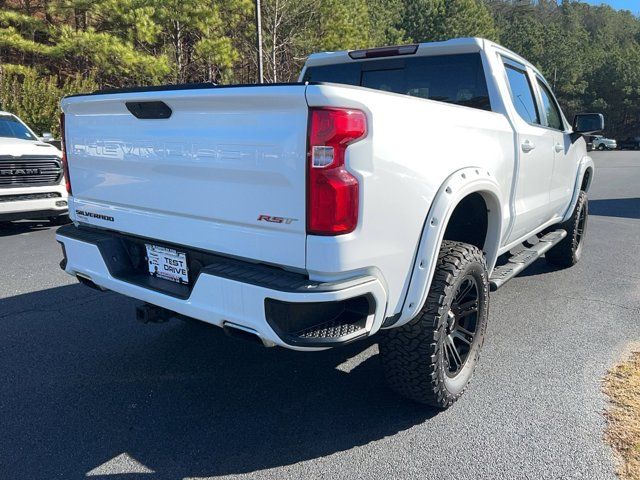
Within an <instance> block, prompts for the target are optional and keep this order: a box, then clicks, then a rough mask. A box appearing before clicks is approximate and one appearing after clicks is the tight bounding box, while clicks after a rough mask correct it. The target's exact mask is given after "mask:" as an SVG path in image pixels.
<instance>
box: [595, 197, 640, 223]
mask: <svg viewBox="0 0 640 480" xmlns="http://www.w3.org/2000/svg"><path fill="white" fill-rule="evenodd" d="M589 214H590V215H600V216H603V217H619V218H635V219H640V198H607V199H605V200H589Z"/></svg>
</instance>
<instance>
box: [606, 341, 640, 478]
mask: <svg viewBox="0 0 640 480" xmlns="http://www.w3.org/2000/svg"><path fill="white" fill-rule="evenodd" d="M604 392H605V393H606V394H607V395H608V396H609V398H610V400H611V407H610V408H609V410H608V411H607V413H606V417H607V420H608V427H607V431H606V434H605V438H606V440H607V442H609V443H610V444H611V445H612V446H613V447H614V448H615V449H616V451H617V452H618V454H619V456H620V460H621V461H620V464H619V467H618V475H620V477H621V478H622V479H624V480H640V352H635V353H633V354H632V355H631V357H630V359H629V360H628V361H626V362H624V363H621V364H619V365H617V366H616V367H614V368H613V369H611V370H610V371H609V373H608V374H607V376H606V377H605V379H604Z"/></svg>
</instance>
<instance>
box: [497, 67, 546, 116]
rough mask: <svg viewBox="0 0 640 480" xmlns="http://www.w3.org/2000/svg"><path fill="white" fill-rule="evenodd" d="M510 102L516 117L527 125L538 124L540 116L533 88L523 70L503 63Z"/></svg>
mask: <svg viewBox="0 0 640 480" xmlns="http://www.w3.org/2000/svg"><path fill="white" fill-rule="evenodd" d="M504 67H505V70H506V71H507V79H508V81H509V91H510V93H511V101H512V102H513V106H514V107H515V109H516V112H518V115H520V116H521V117H522V119H523V120H524V121H525V122H527V123H533V124H538V125H539V124H540V114H539V113H538V107H537V105H536V101H535V97H534V95H533V88H532V86H531V83H530V82H529V76H528V75H527V72H526V71H525V70H521V69H519V68H517V67H515V66H514V65H511V64H508V63H505V64H504Z"/></svg>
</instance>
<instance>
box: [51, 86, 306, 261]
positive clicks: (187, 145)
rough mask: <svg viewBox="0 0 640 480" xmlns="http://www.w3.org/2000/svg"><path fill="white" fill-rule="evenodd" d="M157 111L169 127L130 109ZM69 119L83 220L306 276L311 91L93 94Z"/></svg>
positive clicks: (73, 101)
mask: <svg viewBox="0 0 640 480" xmlns="http://www.w3.org/2000/svg"><path fill="white" fill-rule="evenodd" d="M153 101H161V102H164V103H165V104H166V105H167V106H168V107H169V108H170V109H171V116H170V117H169V118H164V119H162V118H154V119H141V118H137V117H136V116H134V115H133V114H132V113H130V111H129V109H127V106H126V104H127V103H128V102H153ZM62 108H63V111H64V112H65V131H66V144H67V148H66V150H67V156H68V163H69V173H70V178H71V185H72V189H73V199H72V203H71V205H70V207H71V208H70V212H71V216H72V218H74V219H75V220H77V221H80V222H84V223H87V224H92V225H97V226H100V227H105V228H109V229H113V230H118V231H121V232H126V233H130V234H134V235H139V236H143V237H148V238H151V239H157V240H161V241H165V242H169V243H173V244H177V245H185V246H190V247H194V248H199V249H203V250H208V251H212V252H219V253H222V254H228V255H232V256H237V257H242V258H246V259H252V260H256V261H260V262H267V263H275V264H279V265H286V266H290V267H294V268H299V269H303V268H304V267H305V183H306V182H305V179H306V162H305V158H306V130H307V116H308V112H307V104H306V100H305V86H304V85H284V86H246V87H219V88H204V89H190V90H161V91H147V92H138V93H114V94H107V95H85V96H78V97H68V98H65V99H64V100H63V101H62Z"/></svg>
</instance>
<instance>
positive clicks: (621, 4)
mask: <svg viewBox="0 0 640 480" xmlns="http://www.w3.org/2000/svg"><path fill="white" fill-rule="evenodd" d="M582 1H583V2H584V1H586V2H587V3H591V4H592V5H600V4H601V3H606V4H608V5H611V6H612V7H613V8H617V9H619V10H631V11H632V12H633V13H635V14H636V15H640V0H582Z"/></svg>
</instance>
